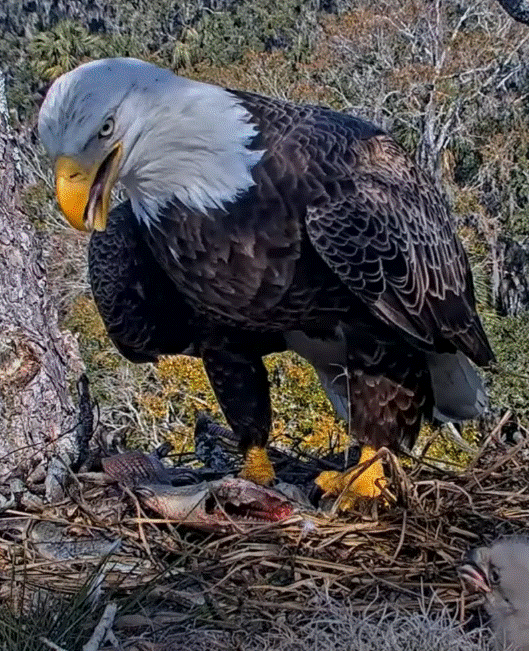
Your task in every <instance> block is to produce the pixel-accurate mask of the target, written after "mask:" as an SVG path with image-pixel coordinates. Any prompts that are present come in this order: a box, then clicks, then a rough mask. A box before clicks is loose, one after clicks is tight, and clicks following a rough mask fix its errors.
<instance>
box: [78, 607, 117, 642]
mask: <svg viewBox="0 0 529 651" xmlns="http://www.w3.org/2000/svg"><path fill="white" fill-rule="evenodd" d="M117 610H118V607H117V605H116V604H115V603H114V602H112V603H109V604H107V606H106V608H105V610H104V612H103V615H102V617H101V619H100V621H99V624H98V625H97V626H96V627H95V629H94V632H93V633H92V637H91V638H90V639H89V640H88V642H87V643H86V644H85V645H84V646H83V651H98V649H99V647H100V646H101V644H102V643H103V642H104V641H105V638H106V636H107V633H108V631H109V630H110V629H111V628H112V625H113V624H114V619H115V617H116V612H117Z"/></svg>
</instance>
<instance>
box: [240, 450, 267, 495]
mask: <svg viewBox="0 0 529 651" xmlns="http://www.w3.org/2000/svg"><path fill="white" fill-rule="evenodd" d="M275 476H276V474H275V472H274V467H273V466H272V464H271V463H270V459H269V458H268V453H267V451H266V449H265V448H260V447H258V446H254V447H251V448H249V449H248V451H247V452H246V455H245V459H244V466H243V468H242V470H241V472H240V474H239V477H242V478H243V479H248V480H249V481H253V482H254V483H255V484H261V486H269V485H270V484H271V483H272V482H273V481H274V479H275Z"/></svg>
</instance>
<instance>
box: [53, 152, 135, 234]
mask: <svg viewBox="0 0 529 651" xmlns="http://www.w3.org/2000/svg"><path fill="white" fill-rule="evenodd" d="M122 153H123V145H122V144H121V143H120V142H118V143H116V144H115V145H114V147H113V148H112V150H111V151H110V153H109V154H108V155H107V156H106V157H105V158H104V159H103V161H102V162H99V163H96V164H95V165H93V166H92V167H91V168H90V169H88V168H86V167H83V166H82V165H81V163H79V162H78V161H76V160H74V159H73V158H69V157H68V156H61V157H60V158H58V159H57V162H56V163H55V191H56V193H57V201H58V202H59V206H60V207H61V210H62V212H63V213H64V215H65V217H66V219H67V220H68V222H69V223H70V224H71V226H73V227H74V228H77V229H78V230H80V231H92V230H96V231H104V230H105V228H106V225H107V215H108V207H109V204H110V193H111V191H112V188H113V187H114V183H115V182H116V179H117V176H118V171H119V163H120V161H121V156H122Z"/></svg>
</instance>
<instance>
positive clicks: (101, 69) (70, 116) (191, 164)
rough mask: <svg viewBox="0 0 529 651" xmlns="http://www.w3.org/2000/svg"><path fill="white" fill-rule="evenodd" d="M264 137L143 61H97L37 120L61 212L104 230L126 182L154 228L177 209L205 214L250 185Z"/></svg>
mask: <svg viewBox="0 0 529 651" xmlns="http://www.w3.org/2000/svg"><path fill="white" fill-rule="evenodd" d="M256 133H257V131H256V128H255V126H254V125H253V124H252V123H251V122H250V118H249V114H248V113H247V111H246V110H245V109H244V108H243V107H242V106H241V105H240V103H239V101H238V99H237V97H236V96H235V95H233V94H231V93H229V92H228V91H226V90H224V89H222V88H219V87H216V86H210V85H208V84H201V83H199V82H195V81H191V80H188V79H184V78H182V77H178V76H177V75H174V74H173V73H172V72H170V71H168V70H164V69H161V68H158V67H157V66H154V65H152V64H150V63H146V62H144V61H139V60H136V59H127V58H118V59H103V60H100V61H93V62H91V63H87V64H84V65H81V66H79V67H78V68H76V69H75V70H72V71H71V72H68V73H66V74H65V75H62V76H61V77H59V78H58V79H57V80H56V81H55V82H54V84H53V85H52V86H51V88H50V90H49V92H48V94H47V96H46V99H45V101H44V103H43V105H42V108H41V111H40V114H39V134H40V137H41V140H42V142H43V144H44V147H45V148H46V150H47V152H48V154H49V156H50V158H51V159H52V161H53V163H54V165H55V178H56V192H57V199H58V201H59V205H60V206H61V209H62V211H63V212H64V214H65V215H66V217H67V219H68V221H69V222H70V224H71V225H72V226H74V227H75V228H78V229H80V230H92V229H96V230H104V228H105V226H106V217H107V213H108V209H109V203H110V194H111V190H112V188H113V186H114V185H115V183H116V181H117V180H120V181H121V182H122V183H123V185H124V186H125V189H126V191H127V193H128V195H129V197H130V199H131V201H132V205H133V209H134V212H135V214H136V216H137V217H138V218H139V219H140V220H143V221H145V222H147V223H152V221H155V220H156V218H157V214H158V212H159V210H160V209H161V208H162V207H163V206H164V205H165V204H166V203H167V202H170V201H172V200H175V199H176V200H179V201H181V202H182V203H183V204H184V205H186V206H188V207H190V208H193V209H196V210H200V211H205V210H207V209H208V208H212V207H219V206H222V205H223V203H225V202H228V201H232V200H233V199H234V198H235V197H236V196H237V195H238V194H240V193H241V192H243V191H244V190H246V189H247V188H248V187H250V186H251V185H253V178H252V176H251V168H252V167H253V166H254V165H255V164H256V163H257V162H258V160H259V158H260V156H261V153H260V152H256V151H254V150H251V149H250V148H249V145H250V144H251V142H252V140H253V138H254V136H255V135H256Z"/></svg>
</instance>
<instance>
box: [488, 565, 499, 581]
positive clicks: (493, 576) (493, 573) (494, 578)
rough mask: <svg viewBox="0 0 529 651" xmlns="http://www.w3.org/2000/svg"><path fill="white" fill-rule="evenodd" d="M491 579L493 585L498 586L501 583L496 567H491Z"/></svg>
mask: <svg viewBox="0 0 529 651" xmlns="http://www.w3.org/2000/svg"><path fill="white" fill-rule="evenodd" d="M489 577H490V582H491V584H492V585H498V583H499V582H500V573H499V572H498V568H496V567H494V565H491V567H490V572H489Z"/></svg>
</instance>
